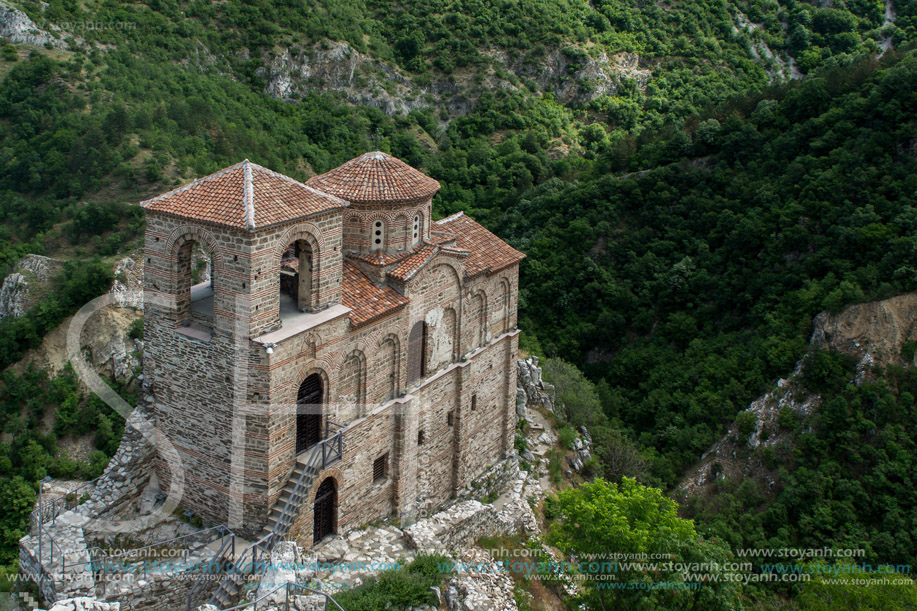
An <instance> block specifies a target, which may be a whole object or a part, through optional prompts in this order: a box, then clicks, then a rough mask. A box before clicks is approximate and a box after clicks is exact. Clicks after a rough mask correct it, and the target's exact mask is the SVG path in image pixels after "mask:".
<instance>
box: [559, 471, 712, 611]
mask: <svg viewBox="0 0 917 611" xmlns="http://www.w3.org/2000/svg"><path fill="white" fill-rule="evenodd" d="M555 510H556V513H557V517H558V519H557V520H556V521H555V522H554V523H553V524H552V525H551V529H550V531H549V533H548V542H549V543H551V544H552V545H556V546H557V547H558V548H559V549H560V550H561V551H563V552H564V553H565V554H568V555H570V556H574V557H579V558H582V557H584V555H590V554H591V555H593V556H592V557H594V558H611V557H613V556H612V554H627V555H632V554H638V555H640V554H662V553H666V552H672V551H674V550H676V549H677V548H678V547H679V546H681V545H685V544H687V543H689V542H691V541H694V540H695V539H696V533H695V531H694V523H693V522H691V521H690V520H684V519H682V518H679V517H678V515H677V510H678V505H677V504H676V503H675V501H673V500H672V499H669V498H667V497H666V496H664V495H663V494H662V492H661V491H660V490H659V489H657V488H649V487H647V486H643V485H641V484H638V483H637V481H636V480H634V479H631V478H629V477H625V478H623V479H622V481H621V484H620V485H618V484H611V483H608V482H606V481H604V480H602V479H597V480H595V481H594V482H590V483H586V484H583V485H582V486H581V487H579V488H574V489H570V490H564V491H561V492H560V493H558V495H557V502H556V507H555ZM629 557H634V556H629ZM637 557H639V556H637ZM621 567H622V565H619V564H618V563H615V562H598V563H595V565H590V570H589V571H588V573H587V579H586V580H584V581H583V582H581V583H582V585H583V593H584V594H583V598H584V602H586V603H587V604H589V605H590V606H591V607H592V608H595V609H602V610H605V609H618V608H621V607H622V606H625V605H626V604H627V601H629V600H631V599H634V598H635V597H639V596H646V593H647V590H623V589H606V588H605V587H604V586H605V585H607V584H608V583H611V582H612V581H616V582H618V583H621V582H644V581H647V580H653V579H654V576H653V575H651V574H650V573H647V572H645V571H641V570H639V569H637V568H634V569H627V570H625V569H623V568H621ZM592 568H594V570H592ZM603 577H604V578H603Z"/></svg>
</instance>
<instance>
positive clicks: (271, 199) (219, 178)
mask: <svg viewBox="0 0 917 611" xmlns="http://www.w3.org/2000/svg"><path fill="white" fill-rule="evenodd" d="M140 205H141V206H142V207H143V208H144V209H145V210H147V211H149V212H158V213H161V214H166V215H169V216H176V217H179V218H185V219H190V220H193V221H202V222H205V223H210V224H214V225H220V226H223V227H230V228H233V229H241V230H244V231H254V230H256V229H262V228H265V227H270V226H271V225H277V224H280V223H285V222H288V221H295V220H299V219H302V218H306V217H309V216H312V215H314V214H318V213H321V212H326V211H328V210H336V209H339V208H343V207H344V206H346V205H347V203H346V202H344V201H343V200H340V199H338V198H336V197H333V196H331V195H327V194H325V193H321V192H319V191H317V190H315V189H314V188H312V187H309V186H306V185H304V184H302V183H301V182H298V181H296V180H293V179H292V178H288V177H286V176H284V175H282V174H278V173H277V172H273V171H271V170H268V169H267V168H263V167H261V166H259V165H257V164H254V163H252V162H250V161H249V160H248V159H246V160H245V161H243V162H242V163H237V164H236V165H234V166H230V167H228V168H226V169H225V170H220V171H219V172H217V173H215V174H211V175H210V176H207V177H205V178H201V179H198V180H195V181H194V182H192V183H189V184H187V185H185V186H184V187H181V188H179V189H175V190H174V191H169V192H168V193H164V194H162V195H160V196H159V197H155V198H153V199H150V200H147V201H145V202H141V203H140Z"/></svg>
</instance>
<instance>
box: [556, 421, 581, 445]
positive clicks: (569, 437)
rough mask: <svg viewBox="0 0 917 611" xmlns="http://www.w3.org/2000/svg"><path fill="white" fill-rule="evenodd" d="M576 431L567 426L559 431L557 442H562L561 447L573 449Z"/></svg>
mask: <svg viewBox="0 0 917 611" xmlns="http://www.w3.org/2000/svg"><path fill="white" fill-rule="evenodd" d="M576 437H577V435H576V430H575V429H574V428H573V427H572V426H570V425H567V426H565V427H563V428H562V429H560V430H559V431H557V440H558V441H559V442H560V445H561V446H563V447H564V448H567V449H568V450H569V449H570V448H572V447H573V440H574V439H576Z"/></svg>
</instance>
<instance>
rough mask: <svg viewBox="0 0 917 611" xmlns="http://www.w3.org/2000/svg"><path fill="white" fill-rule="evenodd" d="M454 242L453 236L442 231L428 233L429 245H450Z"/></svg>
mask: <svg viewBox="0 0 917 611" xmlns="http://www.w3.org/2000/svg"><path fill="white" fill-rule="evenodd" d="M454 242H455V235H454V234H451V233H445V232H443V231H431V232H430V243H431V244H451V243H454Z"/></svg>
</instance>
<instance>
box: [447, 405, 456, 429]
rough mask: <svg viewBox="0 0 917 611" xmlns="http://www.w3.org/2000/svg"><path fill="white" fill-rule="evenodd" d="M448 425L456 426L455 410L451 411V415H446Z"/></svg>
mask: <svg viewBox="0 0 917 611" xmlns="http://www.w3.org/2000/svg"><path fill="white" fill-rule="evenodd" d="M446 424H448V425H449V426H452V425H453V424H455V410H452V409H450V410H449V413H447V414H446Z"/></svg>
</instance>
